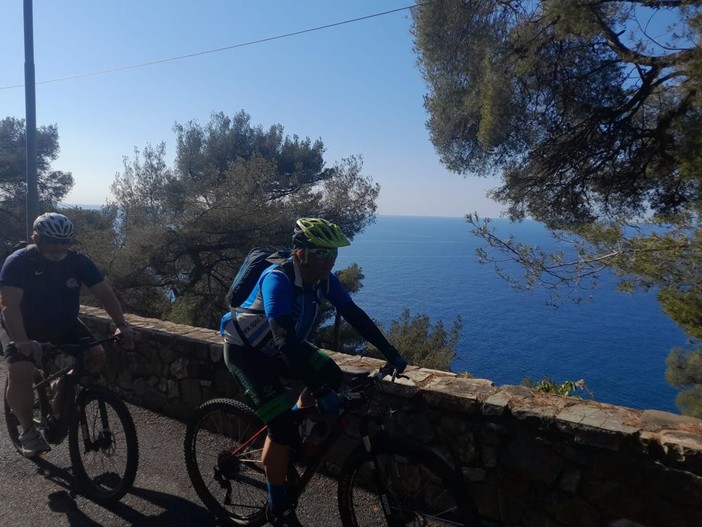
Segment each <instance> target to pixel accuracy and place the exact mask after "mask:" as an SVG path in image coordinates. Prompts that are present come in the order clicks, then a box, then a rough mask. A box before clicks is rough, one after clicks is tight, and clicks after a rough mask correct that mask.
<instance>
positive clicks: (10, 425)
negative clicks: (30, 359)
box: [3, 369, 48, 452]
mask: <svg viewBox="0 0 702 527" xmlns="http://www.w3.org/2000/svg"><path fill="white" fill-rule="evenodd" d="M42 380H44V376H43V375H42V373H41V372H40V371H39V370H36V369H35V370H34V383H35V384H36V383H38V382H41V381H42ZM9 382H10V381H9V379H7V380H6V381H5V391H4V392H3V401H4V403H5V425H6V426H7V435H8V437H9V438H10V442H11V443H12V446H14V447H15V449H16V450H17V451H18V452H21V448H22V443H20V440H19V436H20V433H21V428H22V427H21V425H20V422H19V420H18V419H17V416H15V414H14V412H13V411H12V410H10V405H9V404H7V386H8V384H9ZM42 404H47V405H48V399H47V400H46V401H45V402H43V403H42V400H41V397H39V394H38V393H37V391H36V390H34V404H33V410H34V417H33V419H34V422H35V423H41V422H42V415H43V412H42Z"/></svg>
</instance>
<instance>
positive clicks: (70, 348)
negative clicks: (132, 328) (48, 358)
mask: <svg viewBox="0 0 702 527" xmlns="http://www.w3.org/2000/svg"><path fill="white" fill-rule="evenodd" d="M119 339H120V337H119V336H117V335H110V336H108V337H104V338H101V339H97V340H93V339H90V340H88V339H81V341H80V342H79V343H77V344H53V343H51V342H42V343H41V348H42V350H44V351H51V350H61V351H65V352H66V353H69V354H71V353H77V352H81V351H86V350H89V349H90V348H93V347H95V346H100V345H102V344H107V343H108V342H110V343H112V342H118V341H119Z"/></svg>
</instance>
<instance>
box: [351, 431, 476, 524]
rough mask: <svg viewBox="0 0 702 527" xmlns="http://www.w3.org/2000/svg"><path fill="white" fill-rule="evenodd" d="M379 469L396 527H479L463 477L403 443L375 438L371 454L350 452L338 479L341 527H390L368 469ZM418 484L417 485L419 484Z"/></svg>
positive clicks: (421, 448) (435, 456) (422, 449)
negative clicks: (374, 467) (438, 526)
mask: <svg viewBox="0 0 702 527" xmlns="http://www.w3.org/2000/svg"><path fill="white" fill-rule="evenodd" d="M373 463H375V466H377V467H378V468H379V472H380V473H381V477H382V479H383V486H384V487H385V490H386V491H387V495H388V497H389V501H388V502H387V503H389V506H390V509H391V510H392V514H393V516H394V517H395V522H394V524H397V525H432V526H433V525H462V526H468V527H475V526H480V525H481V522H480V517H479V515H478V512H477V508H476V506H475V503H474V502H473V499H472V498H471V496H470V493H469V491H468V489H467V488H466V486H465V484H464V483H463V479H462V477H461V476H460V475H459V474H458V473H457V472H456V471H454V470H453V468H452V467H451V466H450V465H449V464H448V463H447V462H446V461H445V460H444V459H443V458H442V457H440V456H439V455H438V454H437V453H435V452H434V451H433V450H430V449H428V448H426V447H424V446H421V445H415V444H412V443H409V442H407V441H406V440H404V439H402V438H397V437H385V438H374V439H373V441H372V449H371V453H368V452H366V450H365V448H364V447H363V446H359V447H357V448H356V449H354V450H353V451H352V452H351V454H350V455H349V457H348V458H347V460H346V462H345V463H344V465H343V467H342V469H341V472H340V473H339V487H338V501H339V514H340V516H341V523H342V525H343V526H344V527H370V526H381V525H383V526H387V525H393V522H389V521H388V520H387V519H386V517H385V513H384V511H383V506H382V503H381V498H380V493H379V491H378V485H377V484H376V483H375V481H374V478H373V477H372V475H371V466H372V464H373ZM420 478H421V479H420Z"/></svg>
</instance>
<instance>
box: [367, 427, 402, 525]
mask: <svg viewBox="0 0 702 527" xmlns="http://www.w3.org/2000/svg"><path fill="white" fill-rule="evenodd" d="M360 433H361V442H362V443H363V447H364V448H365V450H366V453H367V454H368V460H369V463H370V468H371V474H372V477H373V481H374V482H375V486H376V489H377V492H378V498H380V505H381V507H382V508H383V514H384V515H385V520H386V521H387V524H388V526H389V527H404V526H405V525H406V523H405V521H404V519H403V518H402V515H401V513H400V507H399V506H398V503H397V499H396V498H395V497H394V496H393V495H392V493H391V491H390V489H389V487H388V484H387V477H386V475H385V474H383V471H382V470H381V468H380V466H379V465H378V461H377V457H376V454H375V453H374V451H373V446H372V444H371V440H370V435H369V431H368V425H367V424H366V423H363V425H362V427H361V430H360ZM390 469H394V467H390Z"/></svg>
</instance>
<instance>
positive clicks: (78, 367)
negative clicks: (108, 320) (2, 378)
mask: <svg viewBox="0 0 702 527" xmlns="http://www.w3.org/2000/svg"><path fill="white" fill-rule="evenodd" d="M115 341H116V337H115V336H114V335H112V336H109V337H105V338H103V339H99V340H93V341H89V342H87V341H86V342H82V343H80V344H71V345H63V346H60V345H59V346H54V345H50V344H49V345H46V344H45V345H43V346H50V349H51V350H52V351H53V350H56V351H57V352H64V353H66V354H68V355H71V356H73V357H75V359H76V361H75V364H70V365H68V366H65V367H63V368H61V369H60V370H58V371H56V372H54V373H52V374H51V375H49V376H46V377H45V378H44V379H43V380H42V381H41V382H38V383H36V384H34V385H33V387H32V388H33V389H34V390H35V391H36V392H37V394H38V396H39V398H40V399H42V403H43V404H41V411H42V412H41V413H42V418H43V419H44V420H45V421H46V425H48V426H54V427H61V425H62V424H65V421H66V420H67V419H68V416H65V415H62V416H60V417H59V419H56V415H55V414H54V410H53V408H52V407H51V404H50V401H49V400H48V394H47V389H48V387H49V386H50V384H51V383H52V382H53V381H55V380H57V379H60V378H62V377H66V379H67V380H68V382H67V385H66V386H65V387H64V389H65V390H66V391H67V394H66V395H67V396H68V397H71V398H72V399H73V400H74V401H75V400H76V398H77V396H78V392H77V391H76V386H81V382H80V379H81V378H83V377H84V375H85V365H84V362H83V352H84V351H85V350H88V349H90V348H93V347H95V346H99V345H101V344H105V343H107V342H115ZM71 348H75V350H76V352H75V353H71ZM42 362H43V361H42ZM42 366H43V365H42ZM40 369H42V368H40ZM42 371H44V370H43V369H42ZM100 414H101V419H102V423H103V427H104V428H107V426H108V425H107V423H106V411H105V408H104V403H101V407H100ZM52 419H53V423H55V424H53V425H50V423H49V421H50V420H52ZM81 427H82V428H83V427H85V423H81ZM84 437H87V432H85V433H84ZM63 438H64V436H63V435H61V440H62V439H63ZM87 446H88V445H86V447H87Z"/></svg>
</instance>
